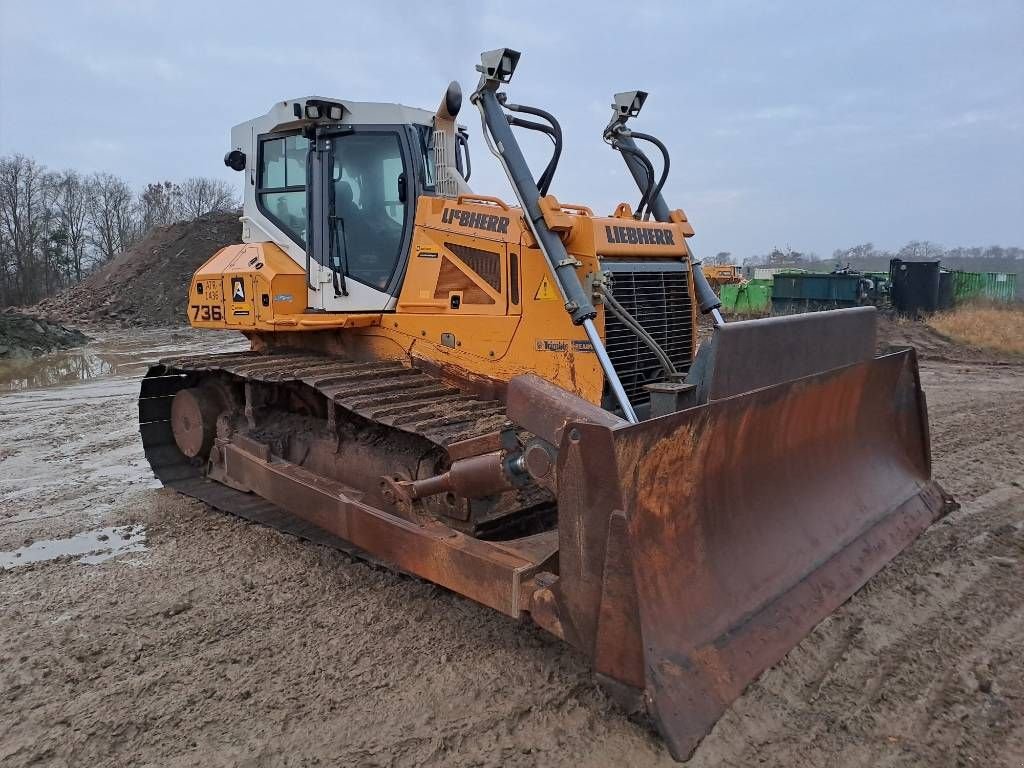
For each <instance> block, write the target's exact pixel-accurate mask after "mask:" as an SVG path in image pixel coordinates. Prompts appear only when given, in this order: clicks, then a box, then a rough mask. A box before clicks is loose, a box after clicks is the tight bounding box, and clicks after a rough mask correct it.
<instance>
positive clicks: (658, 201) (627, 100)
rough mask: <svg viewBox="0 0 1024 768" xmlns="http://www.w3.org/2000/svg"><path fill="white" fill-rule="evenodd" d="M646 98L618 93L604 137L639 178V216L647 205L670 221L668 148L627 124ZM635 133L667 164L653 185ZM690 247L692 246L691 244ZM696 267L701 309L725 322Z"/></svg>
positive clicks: (717, 321)
mask: <svg viewBox="0 0 1024 768" xmlns="http://www.w3.org/2000/svg"><path fill="white" fill-rule="evenodd" d="M646 100H647V94H646V92H644V91H627V92H625V93H617V94H615V97H614V103H613V104H612V110H613V114H612V119H611V121H610V122H609V123H608V125H607V126H606V127H605V129H604V138H605V141H606V142H607V143H608V144H609V145H610V146H611V147H612V149H615V150H618V152H619V154H620V155H622V159H623V160H624V161H625V163H626V167H627V168H628V169H629V172H630V174H631V175H632V176H633V180H634V181H636V184H637V186H638V187H639V188H640V193H641V200H640V205H639V206H637V215H638V216H639V215H642V213H643V210H642V209H643V207H644V205H646V208H647V210H648V211H649V212H650V213H651V214H653V215H654V218H655V220H656V221H670V220H671V219H670V216H671V211H670V210H669V207H668V203H666V202H665V198H664V196H663V195H662V194H661V191H662V188H663V187H664V186H665V181H666V180H667V178H668V169H669V157H668V150H667V149H666V148H665V145H664V144H662V143H661V142H660V141H658V140H657V139H656V138H654V137H653V136H648V135H647V134H645V133H635V132H633V131H630V130H629V128H627V127H626V120H628V119H629V118H630V117H635V116H636V115H638V114H639V113H640V109H641V107H642V106H643V104H644V101H646ZM634 136H635V137H636V138H640V139H642V140H645V141H649V142H651V143H652V144H654V145H655V146H657V147H658V149H659V150H661V153H662V155H663V158H664V166H663V171H662V174H661V178H660V179H659V181H658V183H657V185H656V186H652V185H653V184H654V174H653V170H652V168H653V166H652V164H651V161H650V160H648V159H647V155H646V154H645V153H644V151H643V150H642V149H640V147H638V146H637V144H636V141H635V140H634ZM687 247H688V248H689V246H687ZM691 254H692V251H691ZM693 267H694V269H693V270H692V272H693V284H694V287H695V288H696V291H697V304H698V305H699V306H700V311H701V312H702V313H703V314H705V315H706V314H709V313H710V314H711V316H712V317H713V318H714V320H715V325H724V324H725V320H724V319H723V318H722V315H721V313H720V312H719V311H718V310H719V308H720V307H721V306H722V302H721V301H719V299H718V296H717V295H715V291H714V289H713V288H712V287H711V285H710V283H708V279H707V277H705V275H704V271H703V270H702V269H699V267H700V261H694V262H693Z"/></svg>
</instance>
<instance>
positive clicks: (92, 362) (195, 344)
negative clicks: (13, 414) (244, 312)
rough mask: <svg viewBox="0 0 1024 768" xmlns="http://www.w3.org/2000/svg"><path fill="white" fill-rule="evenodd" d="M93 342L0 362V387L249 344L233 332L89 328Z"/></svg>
mask: <svg viewBox="0 0 1024 768" xmlns="http://www.w3.org/2000/svg"><path fill="white" fill-rule="evenodd" d="M89 333H90V334H93V335H95V336H96V338H95V339H94V341H92V342H90V343H89V344H87V345H85V346H82V347H75V348H74V349H65V350H60V351H57V352H50V353H48V354H45V355H40V356H39V357H33V358H25V359H13V360H2V361H0V392H15V391H19V390H25V389H42V388H46V387H59V386H64V385H67V384H74V383H78V382H83V381H90V380H93V379H100V378H108V377H113V376H134V377H139V376H142V375H143V374H144V373H145V372H146V369H147V368H149V366H151V365H152V364H153V363H155V362H156V361H157V360H159V359H160V358H162V357H171V356H174V355H185V354H193V353H196V352H233V351H238V350H241V349H246V348H248V342H247V341H246V339H245V338H244V337H243V336H242V335H241V334H237V333H218V332H216V331H207V332H205V333H203V332H198V331H195V330H193V329H175V330H168V329H158V330H123V331H117V330H110V331H100V332H97V331H93V330H90V331H89Z"/></svg>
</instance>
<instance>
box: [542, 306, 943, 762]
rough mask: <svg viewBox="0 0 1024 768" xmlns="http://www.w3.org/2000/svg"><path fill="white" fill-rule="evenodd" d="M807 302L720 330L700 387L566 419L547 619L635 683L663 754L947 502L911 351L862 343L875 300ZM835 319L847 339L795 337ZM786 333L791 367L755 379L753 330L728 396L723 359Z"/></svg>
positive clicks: (616, 677) (627, 686) (832, 329)
mask: <svg viewBox="0 0 1024 768" xmlns="http://www.w3.org/2000/svg"><path fill="white" fill-rule="evenodd" d="M821 314H822V315H826V314H827V315H830V317H822V316H819V317H818V318H814V319H797V320H791V319H789V318H779V319H778V320H779V322H767V323H764V322H763V321H758V322H761V323H762V325H760V326H747V328H746V330H745V331H744V329H743V328H742V327H741V328H740V329H738V330H736V331H734V334H735V336H736V338H735V340H733V339H728V338H725V339H724V340H723V343H722V344H721V345H720V346H719V348H718V349H717V350H712V351H713V353H714V354H713V355H712V357H713V358H715V359H711V360H708V359H705V360H704V365H705V366H706V368H705V372H704V374H702V376H703V377H704V381H703V384H704V385H706V386H705V390H706V391H707V392H708V393H709V396H707V399H706V400H705V401H704V402H703V404H700V405H696V406H694V407H691V408H688V409H686V410H682V411H679V412H676V413H673V414H670V415H667V416H663V417H660V418H655V419H651V420H649V421H646V422H642V423H640V424H634V425H630V424H626V423H625V422H619V423H617V424H613V425H607V424H596V423H583V422H577V423H573V424H570V425H568V428H567V429H566V430H565V431H564V433H563V434H565V435H567V437H566V438H565V439H564V440H563V441H562V448H561V451H560V453H561V454H562V456H560V461H559V464H560V466H559V494H558V501H559V538H560V543H561V546H560V552H559V557H560V562H561V567H560V577H559V581H560V583H559V584H558V585H557V586H556V588H555V593H556V597H557V599H558V602H559V615H560V620H561V627H562V629H563V630H564V634H565V637H566V639H567V640H569V641H570V642H573V643H574V644H576V645H578V646H580V647H582V648H583V649H584V650H586V651H588V652H589V653H590V654H591V655H592V657H593V659H594V665H595V671H596V672H597V673H598V675H599V678H600V679H601V680H602V682H604V683H605V684H606V687H608V689H609V690H610V691H611V692H612V693H613V694H614V695H616V697H617V698H619V699H620V700H628V699H629V696H630V695H631V694H630V692H636V691H638V690H640V689H642V691H643V702H644V704H645V706H646V708H647V710H648V712H649V713H650V714H651V715H652V716H653V718H654V720H655V721H656V723H657V725H658V727H659V730H660V731H661V733H662V735H663V736H664V738H665V741H666V742H667V744H668V746H669V749H670V751H671V753H672V755H673V756H674V757H675V758H676V759H685V758H686V757H688V756H689V755H690V754H691V753H692V752H693V750H694V749H695V748H696V746H697V744H698V743H699V742H700V740H701V739H702V738H703V736H704V735H705V734H706V733H707V732H708V731H709V730H710V729H711V727H712V726H713V725H714V723H715V722H716V721H717V720H718V718H719V717H720V716H721V715H722V713H723V712H724V711H725V710H726V708H727V707H728V706H729V704H730V703H731V702H732V701H733V700H734V699H736V698H737V697H738V696H739V695H740V694H741V693H742V692H743V690H744V688H745V687H746V686H747V685H748V684H749V683H751V682H752V681H754V680H755V679H756V678H757V677H758V675H760V674H761V672H763V671H764V670H765V669H766V668H768V667H769V666H771V665H772V664H774V663H776V662H777V661H779V660H780V659H781V658H782V657H783V656H784V655H785V654H786V653H787V652H788V651H789V650H790V649H791V648H792V647H793V646H795V645H796V644H797V643H798V642H799V641H800V640H801V639H802V638H803V637H804V636H805V635H807V633H808V632H810V631H811V629H812V628H813V627H814V626H815V625H816V624H817V623H818V622H820V621H821V620H822V619H824V618H825V617H826V616H828V615H829V614H830V613H831V612H832V611H834V610H835V609H836V608H837V607H838V606H839V605H840V604H842V603H843V602H844V601H845V600H847V599H848V598H849V597H850V596H851V595H852V594H853V593H854V592H856V591H857V589H859V588H860V587H861V586H862V585H863V584H864V583H865V582H866V581H867V580H868V579H869V578H870V577H871V576H872V575H873V574H875V573H877V572H878V571H879V570H880V569H881V568H882V567H883V566H884V565H885V564H886V563H887V562H888V561H890V560H891V559H892V558H893V557H895V556H896V555H897V554H898V553H899V552H900V551H901V550H902V549H903V548H904V547H906V546H907V545H908V544H909V543H910V542H911V541H913V540H914V539H915V538H916V537H917V536H918V535H920V533H921V532H922V531H924V530H925V529H926V528H927V527H928V526H929V525H930V524H931V523H932V522H933V521H934V520H935V519H936V518H937V517H939V516H940V515H941V514H942V512H943V510H944V509H945V507H946V502H947V500H948V499H947V497H945V495H944V494H943V492H942V490H941V489H940V488H939V486H938V485H937V484H936V483H934V482H933V481H932V480H931V467H930V454H929V438H928V427H927V424H928V419H927V411H926V406H925V400H924V394H923V392H922V391H921V387H920V382H919V378H918V370H917V361H916V357H915V355H914V352H913V350H906V351H902V352H897V353H894V354H890V355H887V356H884V357H881V358H877V359H875V358H873V357H872V353H873V348H874V315H873V312H870V313H866V312H854V313H849V312H839V313H821ZM773 320H775V319H773ZM736 325H740V324H736ZM815 325H817V326H818V327H817V328H816V329H815V328H814V326H815ZM727 327H728V326H727ZM844 328H845V329H846V330H847V331H853V337H852V338H851V339H847V344H846V346H847V350H846V352H842V351H840V352H837V351H836V346H835V345H833V346H830V347H822V346H815V345H814V344H802V343H799V342H800V341H801V337H806V338H805V339H804V340H805V341H808V340H811V339H812V338H814V337H815V336H814V334H815V333H817V334H818V336H817V338H818V339H821V338H822V336H821V333H822V332H823V333H824V335H825V336H826V337H827V336H828V335H829V333H838V331H839V330H842V329H844ZM780 329H781V330H780ZM782 332H785V333H786V337H787V338H788V339H789V341H790V342H793V340H794V339H796V341H797V343H796V346H794V347H793V349H794V352H793V354H792V356H790V357H789V360H788V367H790V368H792V369H796V371H797V375H798V376H800V377H799V378H794V379H791V380H788V381H781V382H777V383H776V382H772V381H771V380H770V379H771V375H769V376H768V380H767V381H765V380H763V379H764V377H765V376H766V374H765V370H766V369H769V370H770V369H771V368H772V366H773V365H774V366H775V368H776V369H777V371H778V373H777V374H773V375H781V372H782V371H784V370H785V368H786V367H787V365H778V364H776V363H773V362H772V361H771V360H769V359H766V358H768V357H770V356H771V355H774V354H777V352H778V350H779V344H773V345H766V346H763V347H761V352H760V353H759V354H755V356H756V357H760V358H762V360H764V363H763V365H758V364H757V361H756V360H753V361H751V360H750V359H748V358H747V357H744V358H743V359H744V362H745V364H746V365H747V366H748V368H749V371H750V372H751V373H750V376H749V377H747V381H748V382H749V381H750V379H751V378H753V379H757V377H762V380H761V381H758V382H756V383H755V386H758V388H756V389H753V391H750V390H749V389H748V390H747V391H741V392H740V393H738V394H737V393H735V391H734V390H735V389H737V388H738V389H741V390H742V387H743V386H744V385H743V379H744V377H743V376H738V375H736V371H735V370H732V371H731V372H729V371H727V370H724V369H723V368H722V366H726V367H728V366H731V365H735V360H734V357H735V356H734V352H735V350H736V349H741V350H746V351H747V353H751V352H752V351H753V350H756V348H757V345H751V344H750V341H751V339H754V340H756V338H757V337H758V336H760V337H761V338H765V337H769V338H770V337H771V336H773V335H778V334H780V333H782ZM865 333H866V335H867V339H866V340H865ZM776 341H778V342H779V343H782V342H781V340H778V339H777V340H776ZM832 341H833V342H835V343H836V344H839V343H840V342H842V341H843V336H842V335H841V334H840V335H835V336H834V338H832ZM731 348H732V351H730V349H731ZM800 355H803V359H798V358H800ZM851 359H852V360H853V362H850V360H851ZM716 360H717V362H716ZM730 360H733V362H729V361H730ZM815 366H818V370H817V371H815V372H813V373H808V372H807V371H808V370H812V371H813V370H814V368H815ZM715 368H718V369H719V373H718V378H719V380H718V382H717V384H716V383H715V382H713V381H711V380H709V376H710V374H709V373H708V372H709V371H711V370H713V369H715ZM822 368H825V370H822ZM729 382H732V384H728V383H729ZM716 394H718V396H719V397H718V398H717V399H716V398H715V395H716ZM613 468H616V469H617V477H615V475H616V472H615V471H614V469H613ZM595 603H596V606H595ZM623 691H625V692H626V693H625V694H623Z"/></svg>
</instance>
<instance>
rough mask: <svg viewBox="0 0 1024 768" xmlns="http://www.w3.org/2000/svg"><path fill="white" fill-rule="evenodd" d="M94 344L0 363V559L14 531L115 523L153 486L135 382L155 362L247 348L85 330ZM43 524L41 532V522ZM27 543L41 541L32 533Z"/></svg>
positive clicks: (14, 541) (173, 333) (200, 339)
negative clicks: (50, 524) (57, 521)
mask: <svg viewBox="0 0 1024 768" xmlns="http://www.w3.org/2000/svg"><path fill="white" fill-rule="evenodd" d="M90 333H91V334H92V335H93V337H94V338H95V341H93V342H92V343H90V344H89V345H87V346H85V347H81V348H79V349H74V350H67V351H64V352H57V353H51V354H48V355H43V356H41V357H38V358H35V359H33V360H21V361H4V362H3V363H0V435H2V437H0V550H13V549H15V548H16V547H17V546H18V545H19V544H20V543H21V541H22V540H23V539H24V538H25V536H22V537H21V538H18V537H16V536H15V535H14V534H13V533H8V532H7V531H9V530H10V526H11V525H14V524H18V523H24V522H28V523H31V522H33V521H43V520H49V519H53V518H57V517H63V518H64V519H65V520H67V519H69V518H77V519H78V520H81V522H82V523H84V524H83V525H80V526H78V527H79V528H90V527H93V526H98V525H103V524H107V525H109V524H111V523H117V522H121V521H122V520H123V518H121V520H119V519H117V518H118V516H119V515H120V514H121V512H119V510H123V509H129V508H132V507H133V506H134V505H137V504H143V503H145V498H146V494H147V493H149V492H151V490H152V489H153V488H156V487H159V482H158V481H157V480H156V478H154V477H153V473H152V471H151V470H150V468H149V464H148V462H147V461H146V457H145V456H144V454H143V452H142V445H141V443H140V441H139V421H138V419H139V417H138V406H137V404H136V403H137V399H138V394H139V379H141V378H142V376H144V375H145V373H146V370H147V368H148V367H149V366H150V365H152V364H153V363H154V362H156V361H157V360H159V359H161V358H163V357H170V356H174V355H181V354H200V353H211V352H212V353H217V352H231V351H236V350H242V349H246V348H247V341H246V340H245V338H244V337H243V336H241V335H240V334H237V333H211V332H206V333H201V332H198V331H193V330H192V329H163V330H153V329H146V330H138V331H131V332H127V333H126V332H125V331H123V330H106V331H104V330H101V329H90ZM40 525H42V523H40ZM26 535H30V537H31V538H43V536H44V535H45V534H44V533H43V532H42V531H41V530H34V531H32V532H31V533H30V534H28V533H26Z"/></svg>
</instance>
